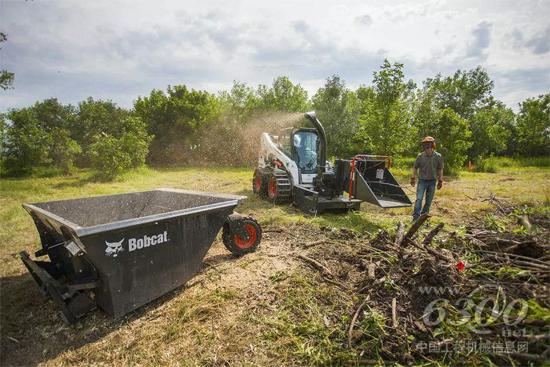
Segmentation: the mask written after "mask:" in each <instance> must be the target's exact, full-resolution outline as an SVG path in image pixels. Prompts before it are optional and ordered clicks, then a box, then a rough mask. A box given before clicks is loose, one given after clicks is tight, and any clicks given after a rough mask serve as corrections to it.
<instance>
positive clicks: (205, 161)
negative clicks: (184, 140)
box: [193, 112, 305, 167]
mask: <svg viewBox="0 0 550 367" xmlns="http://www.w3.org/2000/svg"><path fill="white" fill-rule="evenodd" d="M303 121H305V120H304V115H303V113H288V112H269V113H267V112H265V113H255V114H253V115H252V116H250V117H249V118H247V119H239V118H235V117H233V116H222V117H221V118H220V119H219V120H218V121H215V122H212V123H210V124H209V125H208V129H207V130H206V131H203V132H202V134H201V138H200V140H199V144H198V146H199V149H198V152H199V154H197V155H196V157H195V159H194V160H193V163H194V164H201V165H215V166H226V167H227V166H233V167H236V166H253V165H254V164H255V162H256V160H257V159H258V153H259V148H260V136H261V134H262V133H264V132H267V133H270V134H274V135H280V134H284V133H288V130H289V129H291V128H292V127H295V126H300V125H301V124H302V123H303Z"/></svg>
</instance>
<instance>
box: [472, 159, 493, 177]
mask: <svg viewBox="0 0 550 367" xmlns="http://www.w3.org/2000/svg"><path fill="white" fill-rule="evenodd" d="M497 166H498V162H497V159H496V158H495V157H487V158H482V159H480V160H479V162H478V163H477V164H476V165H475V168H474V170H475V171H476V172H488V173H496V172H497Z"/></svg>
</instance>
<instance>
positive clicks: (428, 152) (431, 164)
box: [411, 136, 443, 220]
mask: <svg viewBox="0 0 550 367" xmlns="http://www.w3.org/2000/svg"><path fill="white" fill-rule="evenodd" d="M422 148H423V150H424V151H423V152H422V153H420V154H419V155H418V156H417V157H416V161H415V162H414V166H413V175H412V177H411V185H412V186H414V185H415V184H416V177H417V175H418V177H419V180H418V186H417V188H416V202H415V203H414V212H413V220H417V219H418V217H419V216H420V215H421V214H425V213H429V212H430V205H432V200H433V198H434V194H435V187H436V180H437V189H438V190H439V189H441V187H443V157H442V156H441V154H439V153H438V152H436V151H435V139H434V138H432V137H431V136H426V137H425V138H424V139H422ZM424 195H426V201H425V203H424V207H422V199H423V198H424ZM421 209H422V210H421Z"/></svg>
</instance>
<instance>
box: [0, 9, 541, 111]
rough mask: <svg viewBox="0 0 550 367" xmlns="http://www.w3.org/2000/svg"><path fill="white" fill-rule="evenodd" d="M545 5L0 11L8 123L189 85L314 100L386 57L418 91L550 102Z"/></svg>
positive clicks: (360, 79)
mask: <svg viewBox="0 0 550 367" xmlns="http://www.w3.org/2000/svg"><path fill="white" fill-rule="evenodd" d="M548 13H550V5H549V3H548V2H545V1H537V0H532V1H527V2H522V3H521V4H519V3H518V2H517V1H511V0H504V1H496V2H477V1H473V0H467V1H459V0H453V1H444V0H441V1H429V0H424V1H403V0H401V1H394V2H391V3H379V2H375V1H359V0H354V1H347V2H344V3H334V2H331V1H328V0H319V1H299V2H290V1H280V2H276V3H273V2H272V3H269V5H267V4H266V3H263V2H255V1H252V0H246V1H234V2H230V3H227V2H222V1H203V2H199V3H197V2H193V3H191V2H188V1H183V2H181V1H175V0H174V1H155V2H146V1H123V2H120V1H117V2H111V1H93V2H75V1H69V0H57V1H55V2H54V1H50V2H39V1H29V2H27V1H10V0H8V1H3V2H0V30H1V31H3V32H5V33H7V34H8V42H7V43H5V44H3V49H2V50H0V67H2V68H4V67H5V68H7V69H8V70H11V71H14V72H15V74H16V81H15V89H13V90H9V91H7V92H1V91H0V93H2V94H3V95H1V97H0V111H3V110H6V109H8V108H11V107H20V106H25V105H29V104H31V103H33V102H34V101H35V100H38V99H43V98H48V97H59V98H60V99H61V100H62V101H63V102H65V103H77V102H78V101H80V100H82V99H84V98H86V97H87V96H90V95H91V96H94V97H95V98H104V99H112V100H114V101H116V102H118V103H120V104H121V105H123V106H131V104H132V100H133V99H135V98H136V97H137V96H138V95H144V94H148V93H149V92H150V91H151V89H153V88H157V89H158V88H160V89H164V88H166V86H167V85H168V84H171V85H174V84H180V83H184V84H187V85H188V86H190V87H192V88H201V89H202V88H204V89H207V90H210V91H212V92H215V91H217V90H220V89H227V88H230V86H231V83H232V81H233V80H239V81H244V82H247V83H250V84H252V85H256V84H258V83H270V82H271V80H272V79H273V78H274V77H276V76H278V75H288V76H289V77H290V78H291V79H292V80H293V81H295V82H299V83H301V84H302V85H304V86H305V87H306V88H307V89H308V90H309V92H310V93H311V92H314V91H315V90H316V89H317V88H318V87H320V86H321V85H322V84H323V80H324V79H325V78H326V77H328V76H330V75H332V74H339V75H341V76H342V77H343V78H344V79H345V80H346V81H347V82H348V84H349V85H350V86H351V87H356V86H358V85H360V84H369V83H370V82H371V80H372V72H373V71H375V70H376V69H377V68H378V66H379V65H380V64H381V62H382V60H383V59H384V57H387V58H389V59H391V60H392V61H400V62H403V63H405V67H406V73H407V74H406V76H407V77H408V78H413V79H415V80H416V81H417V82H421V81H422V79H424V78H426V77H428V76H433V75H435V74H436V73H438V72H441V73H443V74H449V73H452V72H454V71H455V70H456V69H468V68H472V67H475V66H477V65H479V64H481V65H482V66H483V67H485V68H486V69H487V70H488V72H489V74H490V75H491V77H492V78H493V79H494V81H495V95H496V96H497V97H499V98H502V99H503V100H504V101H505V102H506V103H509V104H512V105H515V104H516V103H517V102H519V101H520V99H522V98H525V97H528V96H534V95H537V94H540V93H544V92H548V91H549V90H550V80H549V78H548V75H550V65H549V64H548V61H547V56H548V49H549V47H550V46H549V45H548V41H549V39H550V28H548V26H547V21H546V18H545V15H546V14H548Z"/></svg>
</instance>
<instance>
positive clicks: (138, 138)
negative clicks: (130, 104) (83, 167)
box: [89, 117, 152, 179]
mask: <svg viewBox="0 0 550 367" xmlns="http://www.w3.org/2000/svg"><path fill="white" fill-rule="evenodd" d="M123 126H124V130H126V131H125V132H124V133H123V134H122V135H121V136H120V137H115V136H112V135H107V134H101V135H96V137H95V138H94V142H93V143H92V144H91V145H90V150H89V154H90V160H91V162H92V167H94V168H95V169H96V170H97V171H98V174H99V177H101V178H105V179H112V178H114V177H116V176H117V175H119V174H120V173H122V172H123V171H125V170H127V169H129V168H135V167H139V166H141V165H143V164H144V163H145V158H146V157H147V153H148V152H149V144H150V143H151V139H152V136H150V135H148V134H147V133H146V132H145V124H144V123H143V121H142V120H141V119H139V118H136V117H130V118H127V119H125V120H124V123H123Z"/></svg>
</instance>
